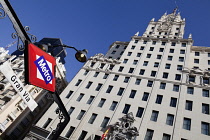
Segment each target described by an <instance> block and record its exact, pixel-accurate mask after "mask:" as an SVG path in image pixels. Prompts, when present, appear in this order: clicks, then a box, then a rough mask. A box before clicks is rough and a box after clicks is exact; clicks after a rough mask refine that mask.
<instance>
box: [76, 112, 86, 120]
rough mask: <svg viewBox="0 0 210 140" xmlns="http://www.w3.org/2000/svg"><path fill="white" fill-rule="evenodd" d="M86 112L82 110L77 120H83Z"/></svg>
mask: <svg viewBox="0 0 210 140" xmlns="http://www.w3.org/2000/svg"><path fill="white" fill-rule="evenodd" d="M85 112H86V111H85V110H81V111H80V113H79V115H78V116H77V120H81V119H82V117H83V115H84V114H85Z"/></svg>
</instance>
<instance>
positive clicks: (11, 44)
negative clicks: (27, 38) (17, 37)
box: [4, 41, 17, 50]
mask: <svg viewBox="0 0 210 140" xmlns="http://www.w3.org/2000/svg"><path fill="white" fill-rule="evenodd" d="M15 43H17V41H13V42H12V43H10V44H8V45H7V46H5V47H4V49H5V50H6V49H8V48H9V47H12V46H13V45H14V44H15Z"/></svg>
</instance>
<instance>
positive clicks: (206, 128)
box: [201, 122, 210, 136]
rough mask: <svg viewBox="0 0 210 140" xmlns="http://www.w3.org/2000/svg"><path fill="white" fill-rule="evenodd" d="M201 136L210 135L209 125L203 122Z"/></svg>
mask: <svg viewBox="0 0 210 140" xmlns="http://www.w3.org/2000/svg"><path fill="white" fill-rule="evenodd" d="M201 134H204V135H208V136H209V135H210V133H209V123H206V122H201Z"/></svg>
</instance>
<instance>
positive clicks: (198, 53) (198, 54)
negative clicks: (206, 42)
mask: <svg viewBox="0 0 210 140" xmlns="http://www.w3.org/2000/svg"><path fill="white" fill-rule="evenodd" d="M207 55H208V57H210V53H208V54H207ZM195 56H200V52H195Z"/></svg>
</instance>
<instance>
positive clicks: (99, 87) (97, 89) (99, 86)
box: [95, 83, 103, 91]
mask: <svg viewBox="0 0 210 140" xmlns="http://www.w3.org/2000/svg"><path fill="white" fill-rule="evenodd" d="M102 85H103V84H101V83H99V84H98V86H97V87H96V89H95V90H96V91H99V90H100V89H101V87H102Z"/></svg>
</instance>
